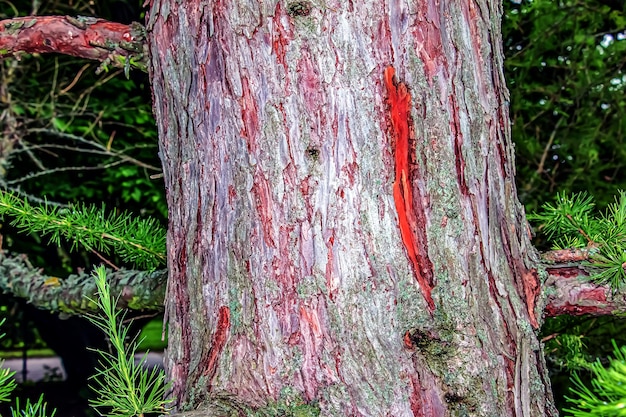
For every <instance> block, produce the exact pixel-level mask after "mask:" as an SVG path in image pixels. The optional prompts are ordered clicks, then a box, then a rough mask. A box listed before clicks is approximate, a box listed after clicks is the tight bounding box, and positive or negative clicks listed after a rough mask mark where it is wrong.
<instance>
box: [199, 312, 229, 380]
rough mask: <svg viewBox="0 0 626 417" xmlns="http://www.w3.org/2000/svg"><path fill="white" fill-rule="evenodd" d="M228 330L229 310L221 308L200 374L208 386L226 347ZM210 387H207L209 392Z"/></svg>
mask: <svg viewBox="0 0 626 417" xmlns="http://www.w3.org/2000/svg"><path fill="white" fill-rule="evenodd" d="M229 330H230V309H229V308H228V307H226V306H221V307H220V309H219V314H218V318H217V327H216V329H215V334H214V336H213V344H212V346H211V349H210V350H209V354H208V358H207V361H206V367H205V368H204V371H203V372H202V375H203V376H208V381H209V384H210V381H211V379H212V378H213V376H214V375H215V371H216V370H217V362H218V359H219V357H220V355H221V354H222V351H223V350H224V346H225V345H226V338H227V337H228V331H229ZM210 390H211V387H210V385H209V391H210Z"/></svg>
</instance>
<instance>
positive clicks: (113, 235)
mask: <svg viewBox="0 0 626 417" xmlns="http://www.w3.org/2000/svg"><path fill="white" fill-rule="evenodd" d="M0 216H9V217H11V218H13V220H12V221H11V225H13V226H15V227H17V228H19V229H21V230H22V231H25V232H28V233H41V234H42V235H47V236H49V238H50V241H51V242H52V243H54V244H57V245H58V244H60V241H61V238H63V239H66V240H68V241H70V242H72V248H73V249H74V248H75V247H76V246H77V245H82V246H84V247H85V248H86V249H88V250H92V251H96V252H98V253H100V254H105V255H109V254H111V253H115V254H116V255H117V256H119V257H120V258H121V259H122V260H123V261H124V262H128V263H132V264H134V265H136V266H137V267H138V268H141V269H146V270H153V269H155V268H157V267H159V266H162V265H164V264H165V239H166V232H165V229H164V228H163V227H162V226H161V225H159V224H158V222H157V221H156V220H155V219H152V218H149V219H139V218H136V217H133V216H132V215H131V214H130V213H127V212H123V213H119V214H118V213H111V214H108V215H107V213H106V212H105V209H104V207H101V208H98V207H95V206H85V205H77V206H70V207H69V208H59V207H56V206H52V205H49V204H41V205H31V204H30V203H29V202H28V201H26V200H24V199H21V198H20V197H18V196H15V195H13V194H11V193H8V192H5V191H0Z"/></svg>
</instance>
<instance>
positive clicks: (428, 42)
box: [411, 0, 446, 86]
mask: <svg viewBox="0 0 626 417" xmlns="http://www.w3.org/2000/svg"><path fill="white" fill-rule="evenodd" d="M437 3H438V2H437ZM417 5H418V6H417V7H418V11H417V13H416V14H415V22H414V23H413V24H412V25H411V28H412V32H413V36H414V37H415V50H416V51H417V53H418V54H419V57H420V60H421V61H422V62H423V64H424V73H425V74H426V78H427V79H428V83H429V84H430V85H431V86H432V82H433V78H434V77H435V76H436V75H437V74H438V73H439V71H440V70H441V68H442V67H443V66H444V63H445V62H446V58H445V56H444V54H443V46H442V43H441V33H442V30H441V21H440V18H439V13H440V11H439V5H438V4H435V2H434V1H429V0H424V1H420V2H417Z"/></svg>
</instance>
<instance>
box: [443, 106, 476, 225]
mask: <svg viewBox="0 0 626 417" xmlns="http://www.w3.org/2000/svg"><path fill="white" fill-rule="evenodd" d="M450 103H451V106H452V108H451V109H450V115H451V116H452V117H451V120H450V132H451V134H452V137H453V140H454V155H455V164H456V173H457V180H458V183H459V190H460V191H461V194H462V195H469V190H468V188H467V182H466V181H465V157H464V156H463V135H462V133H461V122H460V120H459V105H458V103H457V101H456V97H455V96H454V95H451V96H450ZM475 219H476V220H478V219H477V218H476V217H475ZM476 224H479V223H476Z"/></svg>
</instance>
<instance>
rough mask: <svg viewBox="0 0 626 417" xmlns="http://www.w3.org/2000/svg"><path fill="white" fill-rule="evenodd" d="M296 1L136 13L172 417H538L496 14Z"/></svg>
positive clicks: (243, 0) (525, 251)
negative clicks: (156, 163) (156, 179)
mask: <svg viewBox="0 0 626 417" xmlns="http://www.w3.org/2000/svg"><path fill="white" fill-rule="evenodd" d="M300 3H302V2H298V7H295V6H294V3H290V4H287V5H285V4H284V3H283V2H279V1H273V0H239V1H233V2H222V1H217V0H216V1H212V2H204V3H202V2H198V1H187V2H182V3H172V2H170V1H167V0H153V1H152V2H151V9H150V16H149V18H148V26H147V30H148V32H149V35H148V37H149V42H150V52H151V59H152V63H151V75H152V78H153V88H154V97H155V111H156V116H157V120H158V123H159V135H160V149H161V157H162V160H163V165H164V178H165V184H166V188H167V193H168V204H169V208H170V225H169V235H168V261H169V267H170V277H169V288H168V296H167V306H166V314H167V316H168V318H169V321H170V325H169V329H170V335H169V340H170V348H169V350H168V355H167V361H166V362H167V363H166V366H167V371H168V374H169V377H170V378H171V380H172V382H173V395H174V396H175V397H176V406H177V408H178V410H190V409H193V408H195V407H197V406H199V405H200V404H203V403H204V404H205V405H206V404H209V408H210V404H214V403H217V402H219V403H220V404H222V402H223V401H224V398H227V399H228V401H229V402H230V403H231V404H232V407H233V409H239V408H238V407H244V408H245V407H269V406H271V404H274V403H276V402H278V403H280V402H281V401H283V402H285V401H288V400H289V398H291V397H290V395H289V393H291V394H293V393H295V395H296V396H297V397H298V398H300V399H301V400H302V401H304V402H305V403H310V404H316V406H317V407H319V408H320V409H321V414H322V415H324V416H333V415H335V416H346V415H349V416H373V415H399V416H405V415H407V416H408V415H413V416H422V415H424V416H426V415H427V416H447V415H467V414H469V415H475V416H492V415H499V416H533V417H535V416H552V415H556V411H555V409H554V407H553V406H552V403H551V394H550V389H549V381H548V379H547V375H546V372H545V364H544V360H543V355H542V351H541V345H540V343H539V341H538V339H537V336H536V333H535V332H536V329H537V328H538V327H539V326H540V324H541V317H542V312H541V311H540V308H541V306H542V300H541V293H540V288H541V281H540V274H539V273H537V271H538V268H539V266H540V264H539V260H538V256H537V254H536V252H535V251H534V249H533V247H532V246H531V245H530V238H529V234H528V227H527V224H526V220H525V218H524V213H523V209H522V207H521V205H520V203H519V201H518V200H517V197H516V189H515V185H514V174H515V173H514V169H513V153H512V146H511V141H510V136H509V131H510V129H509V115H508V107H507V102H508V93H507V90H506V87H505V83H504V77H503V75H502V56H503V54H502V50H501V45H500V23H499V22H500V18H501V10H500V8H499V6H498V5H497V2H495V1H490V0H482V1H477V2H470V1H454V2H434V1H424V2H418V3H415V2H413V3H409V4H407V3H404V2H398V1H395V0H391V1H379V2H374V1H364V2H359V4H358V6H357V5H356V4H353V3H352V2H345V1H341V2H340V1H332V0H331V1H330V2H324V3H317V2H306V3H305V6H306V7H300V6H302V4H300ZM173 45H175V47H172V46H173ZM389 65H392V66H393V68H395V70H396V75H397V76H398V79H399V80H401V81H402V82H403V85H405V86H406V88H407V91H408V93H409V94H410V95H411V99H412V100H411V101H410V103H411V105H410V107H409V109H408V111H409V112H410V118H409V117H407V118H406V119H407V121H408V120H409V119H410V124H408V125H407V126H406V128H407V129H409V130H413V131H414V140H412V141H411V142H414V143H410V144H409V148H408V151H407V157H408V158H409V161H410V164H409V168H408V170H409V172H405V174H406V175H405V178H406V179H404V180H403V179H402V176H401V177H400V182H398V181H399V179H398V176H397V169H396V168H397V165H396V164H395V162H394V146H395V145H396V144H397V141H398V134H397V132H398V125H397V124H396V125H395V126H394V121H393V117H391V118H390V116H389V114H390V113H389V111H390V107H391V111H392V112H393V107H394V104H393V100H391V101H390V100H389V94H390V91H392V89H389V88H385V86H386V85H387V86H389V82H387V84H385V80H384V77H383V74H384V71H385V68H387V67H388V66H389ZM394 132H395V133H394ZM395 158H397V155H396V157H395ZM394 182H395V183H396V184H397V185H399V186H400V188H403V190H402V196H401V197H402V198H401V200H402V202H403V203H405V208H406V207H409V206H410V207H412V212H413V213H419V214H420V215H419V216H413V217H414V218H413V219H412V220H411V221H410V222H409V221H408V217H407V222H406V224H409V226H410V227H409V228H410V229H412V230H409V231H410V234H406V236H409V235H412V236H413V237H412V238H411V239H414V240H413V242H414V243H415V242H417V240H415V239H417V237H416V236H423V239H422V241H421V242H420V243H419V251H420V256H421V259H419V258H417V257H416V259H417V262H415V261H413V259H411V257H410V255H408V253H407V250H408V249H407V246H406V243H407V241H408V240H407V239H404V238H403V233H402V229H401V228H402V227H403V226H402V225H403V221H402V219H401V216H402V215H401V213H400V212H401V211H402V210H399V209H398V204H396V202H397V201H398V199H397V198H396V200H395V201H394ZM396 188H398V187H396ZM405 213H406V211H405ZM411 223H412V224H411ZM420 239H421V238H420ZM403 241H404V244H403ZM417 271H419V272H421V274H422V275H421V276H423V277H429V278H428V279H426V280H424V283H423V285H421V284H422V282H419V280H418V279H416V272H417ZM426 283H428V284H427V285H426ZM427 286H428V288H430V297H431V299H432V303H431V301H430V300H429V297H428V296H427V295H426V294H427V292H425V290H426V287H427ZM226 318H228V319H226Z"/></svg>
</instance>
